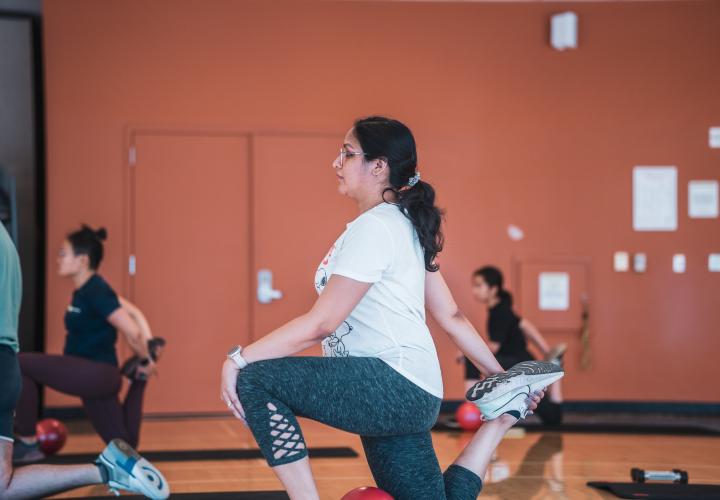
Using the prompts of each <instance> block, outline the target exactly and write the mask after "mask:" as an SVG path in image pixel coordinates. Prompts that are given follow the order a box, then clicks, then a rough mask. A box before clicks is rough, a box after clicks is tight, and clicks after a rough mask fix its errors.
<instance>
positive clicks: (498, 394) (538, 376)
mask: <svg viewBox="0 0 720 500" xmlns="http://www.w3.org/2000/svg"><path fill="white" fill-rule="evenodd" d="M564 375H565V372H564V371H563V369H562V368H561V367H560V366H558V365H556V364H553V363H548V362H545V361H523V362H522V363H518V364H516V365H515V366H513V367H511V368H510V369H509V370H508V371H506V372H505V373H498V374H496V375H490V376H489V377H487V378H485V379H483V380H481V381H480V382H478V383H477V384H475V385H474V386H472V387H471V388H470V390H469V391H468V392H467V394H466V397H467V399H468V401H471V402H473V403H474V404H475V406H477V407H478V408H479V409H480V412H481V413H482V414H483V417H484V418H485V420H494V419H496V418H498V417H499V416H500V415H502V414H503V413H511V414H512V415H513V416H515V417H517V418H524V417H525V416H526V415H527V412H528V407H527V399H528V398H529V397H530V395H531V394H532V393H533V392H537V391H541V390H544V389H545V388H546V387H547V386H549V385H550V384H552V383H553V382H556V381H557V380H559V379H561V378H562V377H563V376H564Z"/></svg>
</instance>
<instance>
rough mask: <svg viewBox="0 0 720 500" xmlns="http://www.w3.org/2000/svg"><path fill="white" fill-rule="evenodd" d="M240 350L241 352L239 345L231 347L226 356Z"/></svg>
mask: <svg viewBox="0 0 720 500" xmlns="http://www.w3.org/2000/svg"><path fill="white" fill-rule="evenodd" d="M240 350H241V349H240V346H239V345H236V346H233V347H231V348H230V350H229V351H228V353H227V355H228V356H232V355H233V354H237V353H239V352H240Z"/></svg>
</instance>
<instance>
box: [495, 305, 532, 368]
mask: <svg viewBox="0 0 720 500" xmlns="http://www.w3.org/2000/svg"><path fill="white" fill-rule="evenodd" d="M520 321H521V318H520V317H519V316H518V315H517V314H515V312H514V311H513V310H512V301H510V300H507V299H505V300H502V301H501V302H500V303H499V304H497V305H496V306H494V307H493V308H492V309H490V314H488V321H487V329H488V335H489V336H490V340H492V341H493V342H497V343H498V344H500V350H498V352H497V356H498V357H501V356H502V357H504V358H516V359H519V360H521V361H526V360H530V359H532V356H531V355H530V353H529V352H528V350H527V341H526V340H525V335H523V332H522V330H520Z"/></svg>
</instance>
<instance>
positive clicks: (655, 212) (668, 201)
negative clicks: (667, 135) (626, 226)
mask: <svg viewBox="0 0 720 500" xmlns="http://www.w3.org/2000/svg"><path fill="white" fill-rule="evenodd" d="M677 221H678V217H677V168H676V167H635V168H634V169H633V229H634V230H635V231H676V230H677V225H678V223H677Z"/></svg>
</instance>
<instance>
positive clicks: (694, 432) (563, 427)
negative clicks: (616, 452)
mask: <svg viewBox="0 0 720 500" xmlns="http://www.w3.org/2000/svg"><path fill="white" fill-rule="evenodd" d="M518 427H522V428H523V429H525V430H526V431H527V432H567V433H585V434H651V435H663V436H708V437H711V436H715V437H720V431H718V430H716V429H710V428H708V427H701V426H699V425H667V424H664V425H653V424H642V425H640V424H623V423H609V422H608V423H603V422H587V423H574V422H573V423H566V424H560V425H552V426H550V425H541V424H520V425H519V426H518Z"/></svg>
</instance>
